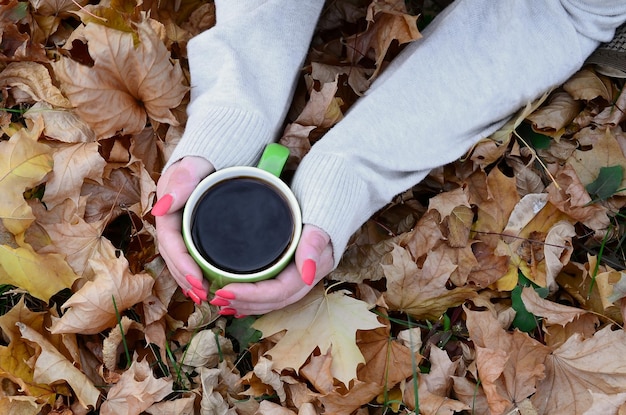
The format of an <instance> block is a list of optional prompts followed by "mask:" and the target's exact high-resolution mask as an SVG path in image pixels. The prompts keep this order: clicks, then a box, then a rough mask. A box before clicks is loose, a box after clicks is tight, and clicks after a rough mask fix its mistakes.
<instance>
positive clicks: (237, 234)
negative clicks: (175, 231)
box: [182, 143, 302, 292]
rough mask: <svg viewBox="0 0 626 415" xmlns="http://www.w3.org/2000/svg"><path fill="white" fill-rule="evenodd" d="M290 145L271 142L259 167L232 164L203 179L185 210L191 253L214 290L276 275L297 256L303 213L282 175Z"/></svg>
mask: <svg viewBox="0 0 626 415" xmlns="http://www.w3.org/2000/svg"><path fill="white" fill-rule="evenodd" d="M288 157H289V149H288V148H287V147H285V146H282V145H280V144H276V143H272V144H269V145H268V146H267V147H266V148H265V151H264V152H263V155H262V156H261V160H260V161H259V163H258V165H257V167H250V166H235V167H227V168H225V169H222V170H218V171H216V172H215V173H212V174H210V175H209V176H207V177H206V178H205V179H204V180H202V181H201V182H200V183H199V184H198V186H197V187H196V188H195V189H194V191H193V192H192V193H191V196H189V199H188V201H187V203H186V205H185V209H184V211H183V223H182V228H183V229H182V233H183V239H184V241H185V244H186V245H187V249H188V251H189V254H190V255H191V256H192V257H193V259H194V260H195V261H196V262H197V263H198V265H200V268H201V269H202V271H203V273H204V276H205V278H207V279H208V280H209V281H211V292H215V291H216V290H217V289H219V288H221V287H223V286H225V285H227V284H230V283H233V282H257V281H262V280H266V279H269V278H273V277H275V276H276V275H277V274H278V273H279V272H280V271H281V270H283V269H284V268H285V267H286V266H287V265H288V264H289V262H290V261H291V259H292V258H293V255H294V253H295V251H296V247H297V245H298V241H299V240H300V235H301V233H302V215H301V212H300V206H299V204H298V201H297V200H296V197H295V196H294V194H293V192H292V191H291V189H290V188H289V186H287V184H286V183H285V182H283V181H282V180H281V179H280V174H281V172H282V170H283V167H284V166H285V163H286V162H287V158H288Z"/></svg>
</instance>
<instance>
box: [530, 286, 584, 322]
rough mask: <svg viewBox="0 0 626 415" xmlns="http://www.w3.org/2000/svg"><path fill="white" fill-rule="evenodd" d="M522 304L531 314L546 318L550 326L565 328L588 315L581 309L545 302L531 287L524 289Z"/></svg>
mask: <svg viewBox="0 0 626 415" xmlns="http://www.w3.org/2000/svg"><path fill="white" fill-rule="evenodd" d="M522 302H523V303H524V307H526V309H527V310H528V311H529V312H530V313H532V314H534V315H536V316H541V317H543V318H545V320H546V323H547V324H548V325H553V324H560V325H561V326H565V325H566V324H568V323H570V322H572V321H573V320H575V319H577V318H579V317H580V316H581V315H583V314H585V313H586V311H585V310H582V309H580V308H576V307H569V306H566V305H562V304H557V303H555V302H553V301H549V300H545V299H543V298H541V297H540V296H539V294H537V292H536V291H535V290H534V289H533V288H531V287H524V288H523V289H522Z"/></svg>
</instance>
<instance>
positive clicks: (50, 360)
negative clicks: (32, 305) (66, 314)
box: [16, 323, 100, 408]
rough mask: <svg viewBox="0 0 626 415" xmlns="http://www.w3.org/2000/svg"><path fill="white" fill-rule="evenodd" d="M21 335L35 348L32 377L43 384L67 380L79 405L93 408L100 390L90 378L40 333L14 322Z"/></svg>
mask: <svg viewBox="0 0 626 415" xmlns="http://www.w3.org/2000/svg"><path fill="white" fill-rule="evenodd" d="M16 324H17V326H18V328H19V329H20V331H21V332H22V337H23V338H24V339H26V340H28V341H30V342H31V344H32V345H33V346H34V347H35V349H36V350H37V353H36V355H37V360H36V362H35V372H34V379H35V380H36V381H37V382H41V383H43V384H49V385H51V384H54V383H57V382H59V381H65V382H67V383H68V384H69V385H70V386H71V387H72V389H73V390H74V393H75V394H76V397H77V398H78V400H79V401H80V403H81V405H82V406H83V407H85V408H87V407H90V406H91V407H92V408H95V407H96V404H97V403H98V399H99V398H100V391H99V390H98V389H97V388H96V387H95V386H94V385H93V383H92V382H91V380H89V378H88V377H87V376H86V375H85V374H84V373H83V372H82V371H81V370H80V369H78V368H77V367H75V366H74V365H73V364H72V362H70V361H69V360H67V359H66V358H65V356H63V355H62V354H61V353H59V351H58V350H57V349H56V348H55V347H54V346H53V345H52V344H51V343H50V342H49V341H48V340H46V338H44V337H43V336H42V335H41V333H38V332H37V331H35V330H33V329H32V328H30V327H28V326H27V325H26V324H24V323H16Z"/></svg>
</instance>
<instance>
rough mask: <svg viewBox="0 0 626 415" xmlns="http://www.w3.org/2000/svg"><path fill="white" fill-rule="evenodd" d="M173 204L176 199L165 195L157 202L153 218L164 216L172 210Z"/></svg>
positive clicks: (153, 210) (153, 209)
mask: <svg viewBox="0 0 626 415" xmlns="http://www.w3.org/2000/svg"><path fill="white" fill-rule="evenodd" d="M172 202H174V197H173V196H172V195H171V194H169V193H167V194H165V195H163V197H161V198H160V199H159V200H157V201H156V203H155V204H154V206H153V207H152V210H151V212H152V215H153V216H163V215H165V214H166V213H167V211H168V210H170V207H172Z"/></svg>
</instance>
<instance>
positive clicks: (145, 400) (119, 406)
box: [100, 357, 172, 415]
mask: <svg viewBox="0 0 626 415" xmlns="http://www.w3.org/2000/svg"><path fill="white" fill-rule="evenodd" d="M171 392H172V380H171V379H166V378H160V379H157V378H155V377H154V374H153V373H152V369H151V368H150V363H149V362H148V361H146V360H143V361H141V362H139V361H137V358H136V357H135V360H134V361H133V364H132V365H131V366H130V369H128V370H127V371H125V372H124V373H123V374H122V376H121V377H120V380H119V382H117V383H116V384H115V385H113V387H111V389H109V392H108V394H107V398H106V400H105V401H104V402H103V403H102V406H101V407H100V413H101V414H102V415H118V414H128V415H139V414H140V413H141V412H142V411H144V410H146V409H148V408H149V407H150V406H151V405H152V404H153V403H154V402H158V401H160V400H161V399H163V398H165V397H166V396H167V395H168V394H170V393H171Z"/></svg>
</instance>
